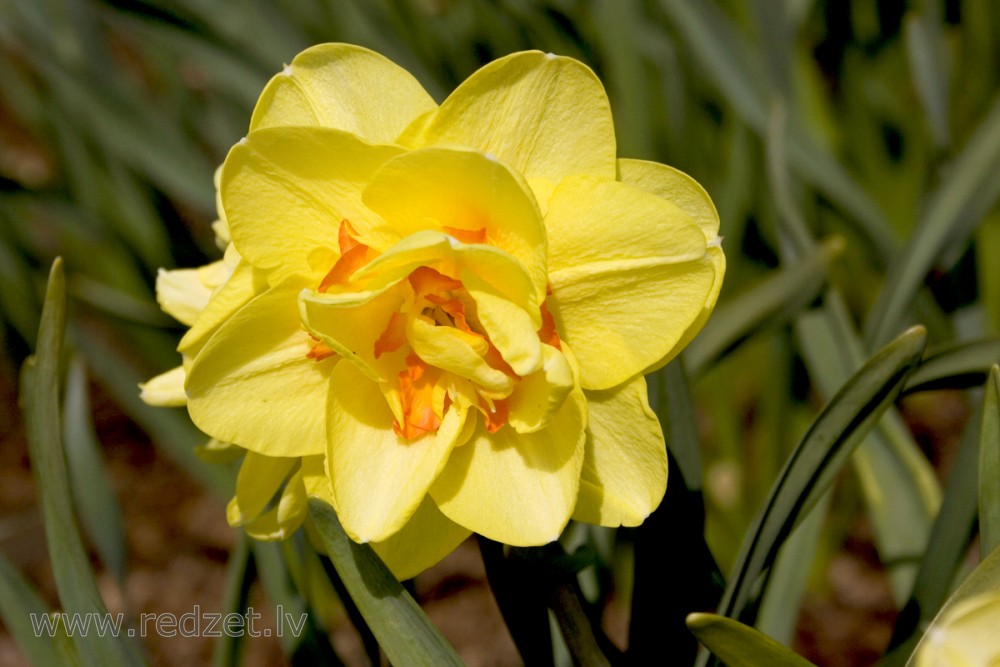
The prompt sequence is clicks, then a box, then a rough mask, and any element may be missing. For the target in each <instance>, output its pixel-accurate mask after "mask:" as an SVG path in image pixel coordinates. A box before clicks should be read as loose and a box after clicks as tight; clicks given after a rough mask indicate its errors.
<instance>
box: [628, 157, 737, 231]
mask: <svg viewBox="0 0 1000 667" xmlns="http://www.w3.org/2000/svg"><path fill="white" fill-rule="evenodd" d="M618 180H620V181H621V182H622V183H627V184H629V185H633V186H635V187H637V188H639V189H641V190H645V191H646V192H650V193H652V194H654V195H656V196H658V197H661V198H662V199H666V200H667V201H669V202H672V203H673V204H674V205H676V206H677V207H678V208H680V209H681V210H682V211H684V212H685V213H687V214H688V215H690V216H691V218H692V219H693V220H694V221H695V222H696V223H697V224H698V226H699V227H701V230H702V232H704V233H705V239H706V240H708V241H712V240H713V239H715V237H717V236H718V235H719V213H718V211H716V210H715V204H713V203H712V198H711V197H709V196H708V193H707V192H705V188H703V187H701V185H700V184H699V183H698V181H696V180H694V179H693V178H691V177H690V176H688V175H687V174H685V173H684V172H683V171H680V170H679V169H674V168H673V167H670V166H668V165H665V164H660V163H659V162H647V161H646V160H626V159H621V160H618Z"/></svg>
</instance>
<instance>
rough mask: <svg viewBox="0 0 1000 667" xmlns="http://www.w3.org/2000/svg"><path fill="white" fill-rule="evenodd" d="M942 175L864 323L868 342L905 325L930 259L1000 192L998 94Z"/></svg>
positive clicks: (968, 228) (963, 235) (959, 237)
mask: <svg viewBox="0 0 1000 667" xmlns="http://www.w3.org/2000/svg"><path fill="white" fill-rule="evenodd" d="M945 174H946V176H945V178H944V180H943V181H942V182H941V185H940V186H939V187H938V188H937V190H935V191H934V193H933V194H932V195H931V197H930V199H929V200H928V203H927V207H926V209H925V211H924V214H923V215H922V216H921V218H920V221H919V223H918V226H917V229H916V230H915V231H914V233H913V234H912V235H911V236H910V238H909V240H908V241H907V243H906V246H905V247H904V248H903V249H902V250H901V251H900V252H899V253H898V255H897V256H896V259H895V260H894V261H893V263H892V266H890V268H889V273H888V275H887V276H886V279H885V284H884V286H883V287H882V291H881V292H879V295H878V298H877V299H876V301H875V304H874V305H873V306H872V309H871V316H870V317H869V318H868V321H867V322H866V323H865V334H866V335H865V339H866V340H867V341H868V343H869V345H870V346H875V345H879V344H880V343H882V342H883V341H885V340H887V339H888V338H889V337H890V336H892V334H893V332H895V331H898V330H899V329H900V328H902V327H903V326H905V324H906V320H907V317H906V315H907V309H908V308H909V306H910V303H911V302H912V301H913V298H914V296H915V295H916V293H917V290H918V289H919V288H920V285H921V283H922V282H923V280H924V277H925V276H926V275H927V272H928V271H930V269H931V267H932V266H933V264H934V262H936V261H938V260H940V259H941V257H942V256H943V255H944V254H945V252H946V251H947V250H948V249H949V248H950V247H951V246H952V245H953V244H955V243H957V242H964V240H965V239H967V238H968V237H969V235H970V234H971V233H972V231H973V230H974V229H975V228H976V226H977V225H978V224H979V223H980V221H981V219H982V217H983V216H984V215H985V214H986V212H987V211H988V210H989V208H991V207H992V205H993V203H994V202H995V201H996V199H997V197H998V196H1000V97H998V98H997V99H996V101H995V102H994V103H993V106H992V108H991V109H990V111H989V113H988V114H987V116H986V118H984V119H983V121H982V122H981V123H980V124H979V127H978V128H977V129H976V131H975V133H974V134H973V135H972V137H971V138H970V139H969V141H968V143H967V144H966V145H965V148H963V150H962V152H961V153H960V154H959V155H958V157H956V158H955V160H954V162H953V163H952V164H951V165H950V166H949V168H948V169H947V170H946V171H945Z"/></svg>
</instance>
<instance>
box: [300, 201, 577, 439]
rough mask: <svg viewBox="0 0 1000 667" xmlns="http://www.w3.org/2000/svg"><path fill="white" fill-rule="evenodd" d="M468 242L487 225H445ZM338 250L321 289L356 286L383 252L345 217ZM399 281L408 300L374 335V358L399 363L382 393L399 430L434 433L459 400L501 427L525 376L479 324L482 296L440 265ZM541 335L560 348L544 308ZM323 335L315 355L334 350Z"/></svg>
mask: <svg viewBox="0 0 1000 667" xmlns="http://www.w3.org/2000/svg"><path fill="white" fill-rule="evenodd" d="M443 231H444V232H445V233H447V234H449V235H450V236H452V237H453V238H455V239H456V240H458V241H460V242H462V243H468V244H476V243H485V242H486V230H485V229H476V230H465V229H451V228H445V229H444V230H443ZM339 245H340V257H339V258H338V259H337V261H336V262H335V263H334V265H333V267H332V268H331V269H330V271H329V272H328V273H327V274H326V276H324V278H323V279H322V281H321V282H320V284H319V286H318V288H317V291H319V292H340V291H352V290H353V289H356V286H354V285H351V284H350V278H351V276H352V275H353V274H354V273H355V272H356V271H358V270H359V269H361V268H362V267H364V266H365V265H366V264H368V263H369V262H371V261H372V260H374V259H376V258H377V257H378V256H379V253H378V251H376V250H374V249H372V248H370V247H369V246H367V245H365V244H363V243H361V242H360V241H359V240H358V237H357V232H356V231H355V230H354V228H353V227H352V226H351V223H350V222H349V221H347V220H343V221H342V222H341V224H340V231H339ZM399 285H400V287H399V288H398V289H399V290H400V292H399V293H400V294H402V295H403V298H402V299H401V301H402V303H401V305H400V306H399V308H398V309H397V310H395V311H394V312H392V314H391V315H390V316H389V319H388V321H387V322H386V324H385V327H384V328H383V329H382V330H381V332H380V333H379V334H378V335H377V337H375V340H374V342H373V343H372V352H373V354H374V357H375V359H382V358H383V357H387V358H388V359H389V362H390V363H392V364H395V363H397V362H398V363H399V366H397V367H398V368H401V370H399V371H398V372H397V373H396V376H395V378H394V379H393V380H389V381H388V384H389V385H390V386H384V387H383V393H384V394H385V396H386V399H387V401H388V403H389V406H390V408H391V409H392V411H393V413H394V415H395V421H394V424H393V429H394V431H395V433H396V435H397V436H399V437H400V438H403V439H405V440H413V439H416V438H419V437H421V436H423V435H426V434H433V433H436V432H437V430H438V429H439V428H440V427H441V424H442V421H443V420H444V417H445V415H446V414H447V412H448V410H449V409H451V407H452V405H453V403H454V401H456V400H459V397H461V400H462V401H463V405H467V406H470V407H473V408H475V409H476V410H477V411H478V412H479V413H480V414H481V415H482V417H483V424H484V426H485V427H486V429H487V431H488V432H490V433H495V432H496V431H498V430H500V429H501V428H503V427H504V426H505V425H506V424H507V421H508V418H509V413H510V405H509V398H510V396H511V394H512V392H513V391H514V389H515V386H516V384H517V383H518V382H520V380H521V377H520V376H519V375H518V374H517V373H516V372H515V371H514V370H513V369H512V368H511V366H510V365H509V364H508V363H507V362H506V361H505V360H504V358H503V355H502V354H501V353H500V351H499V350H498V349H497V347H496V345H494V343H493V341H492V340H490V337H489V335H488V334H487V332H486V330H485V329H484V327H483V326H482V324H481V323H480V321H479V319H478V317H477V312H476V302H475V300H474V299H473V298H472V296H471V295H470V294H469V292H468V290H467V289H466V287H465V285H464V284H463V283H462V281H461V280H459V279H458V278H456V277H453V276H450V275H447V274H446V273H442V272H441V271H439V270H438V269H436V268H431V267H429V266H418V267H417V268H415V269H413V270H412V271H410V273H409V274H408V275H407V277H406V279H405V280H403V281H402V282H401V283H400V284H399ZM540 315H541V320H542V327H541V328H540V329H539V330H538V336H539V339H540V340H541V342H543V343H546V344H548V345H551V346H553V347H556V348H557V349H561V347H560V342H559V335H558V333H556V329H555V322H554V320H553V318H552V315H551V314H550V313H549V311H548V308H547V307H546V305H545V303H543V304H542V307H541V313H540ZM334 354H335V352H334V351H333V350H331V349H330V348H329V347H328V346H327V345H325V344H324V343H323V342H319V341H317V343H316V345H314V346H313V347H312V349H311V350H310V351H309V352H308V354H307V356H308V357H309V358H311V359H316V360H317V361H319V360H322V359H325V358H328V357H330V356H332V355H334Z"/></svg>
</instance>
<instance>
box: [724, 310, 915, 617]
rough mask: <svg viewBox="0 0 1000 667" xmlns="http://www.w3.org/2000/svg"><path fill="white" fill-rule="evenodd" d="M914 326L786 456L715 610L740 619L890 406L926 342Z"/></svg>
mask: <svg viewBox="0 0 1000 667" xmlns="http://www.w3.org/2000/svg"><path fill="white" fill-rule="evenodd" d="M926 337H927V335H926V332H925V330H924V329H923V327H914V328H912V329H910V330H909V331H907V332H906V333H904V334H903V335H902V336H900V337H899V338H897V339H896V340H895V341H893V342H892V343H891V344H889V345H887V346H886V347H885V348H883V349H882V350H881V351H880V352H878V353H877V354H876V355H875V356H874V357H872V358H871V359H870V360H869V361H868V363H866V364H865V365H864V366H863V367H862V368H861V370H859V371H858V372H857V373H856V374H855V375H854V376H853V377H852V378H851V379H850V380H849V381H848V382H847V384H846V385H844V387H843V388H842V389H841V390H840V392H839V393H838V394H837V395H836V396H835V397H834V398H833V399H832V400H831V401H830V403H829V404H828V405H827V406H826V408H825V409H824V410H823V412H822V413H821V414H820V415H819V416H818V417H817V418H816V420H815V421H814V422H813V424H812V426H811V427H810V428H809V431H808V432H807V433H806V434H805V436H803V438H802V440H801V442H800V443H799V445H798V446H797V447H796V449H795V451H794V452H792V455H791V456H790V457H789V459H788V461H787V463H786V464H785V467H784V469H783V470H782V471H781V473H780V474H779V475H778V479H777V481H776V482H775V484H774V486H773V487H772V488H771V492H770V494H769V495H768V498H767V500H766V501H765V502H764V505H763V507H762V508H761V510H760V512H759V513H758V514H757V517H756V519H755V520H754V523H753V525H752V526H751V528H750V530H749V531H748V532H747V537H746V539H745V540H744V543H743V548H742V550H741V553H740V556H739V558H738V559H737V564H736V567H735V569H734V574H733V576H732V577H731V578H730V580H729V585H728V586H727V588H726V593H725V596H724V597H723V600H722V602H721V604H720V606H719V609H720V612H721V613H722V614H723V615H725V616H728V617H730V618H739V617H740V616H741V615H743V613H744V611H745V609H746V607H747V603H748V602H749V601H750V599H751V597H752V596H753V593H754V588H755V586H756V584H757V582H758V579H759V578H760V577H761V575H763V574H764V572H765V571H766V570H767V569H768V568H769V567H770V566H771V564H772V563H773V562H774V558H775V556H776V554H777V551H778V549H779V548H780V547H781V545H782V544H783V543H784V541H785V539H786V538H787V537H788V535H789V534H790V533H791V531H792V529H793V528H794V527H795V525H796V524H797V522H798V519H799V517H800V516H801V515H803V514H804V513H805V512H808V510H809V509H810V508H811V507H812V506H813V505H814V504H815V503H816V502H817V501H818V500H819V498H820V496H821V495H822V493H823V492H824V491H825V490H826V489H827V488H829V487H830V485H831V484H832V483H833V481H834V479H835V478H836V476H837V474H838V473H839V472H840V470H841V469H842V468H843V466H844V465H845V464H846V463H847V461H848V459H849V457H850V455H851V453H852V452H853V451H854V449H855V448H856V447H857V446H858V445H859V444H860V442H861V440H862V438H863V437H864V435H865V434H867V433H868V432H869V431H870V430H871V428H872V427H873V426H874V425H875V424H876V423H877V422H878V420H879V419H880V418H881V416H882V415H883V414H884V413H885V411H886V410H887V409H888V408H889V406H890V405H892V403H893V401H894V400H895V398H896V396H897V395H898V394H899V390H900V388H901V386H902V384H903V382H904V381H905V380H906V377H907V375H908V374H909V373H910V372H911V370H912V369H913V367H914V366H915V365H916V363H917V361H918V360H919V359H920V355H921V354H922V352H923V349H924V345H925V343H926Z"/></svg>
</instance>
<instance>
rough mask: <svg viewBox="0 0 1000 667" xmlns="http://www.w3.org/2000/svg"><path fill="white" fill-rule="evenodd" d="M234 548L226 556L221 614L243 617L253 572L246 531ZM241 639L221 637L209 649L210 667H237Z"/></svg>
mask: <svg viewBox="0 0 1000 667" xmlns="http://www.w3.org/2000/svg"><path fill="white" fill-rule="evenodd" d="M238 532H239V534H238V535H237V536H236V546H235V548H233V550H232V552H231V553H230V554H229V565H228V566H227V568H226V590H225V593H223V598H222V613H223V614H240V615H242V614H245V613H246V609H247V605H248V603H249V599H250V587H251V586H252V585H253V582H254V578H255V577H254V575H255V574H256V569H255V568H254V562H253V559H252V558H251V557H250V548H249V545H248V539H249V538H247V535H246V532H244V531H243V530H240V531H238ZM242 646H243V636H242V635H235V634H232V635H231V634H228V633H227V634H223V636H222V637H221V638H219V639H217V640H215V644H214V646H213V647H212V667H238V665H239V664H240V657H241V654H242V651H241V649H242Z"/></svg>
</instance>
